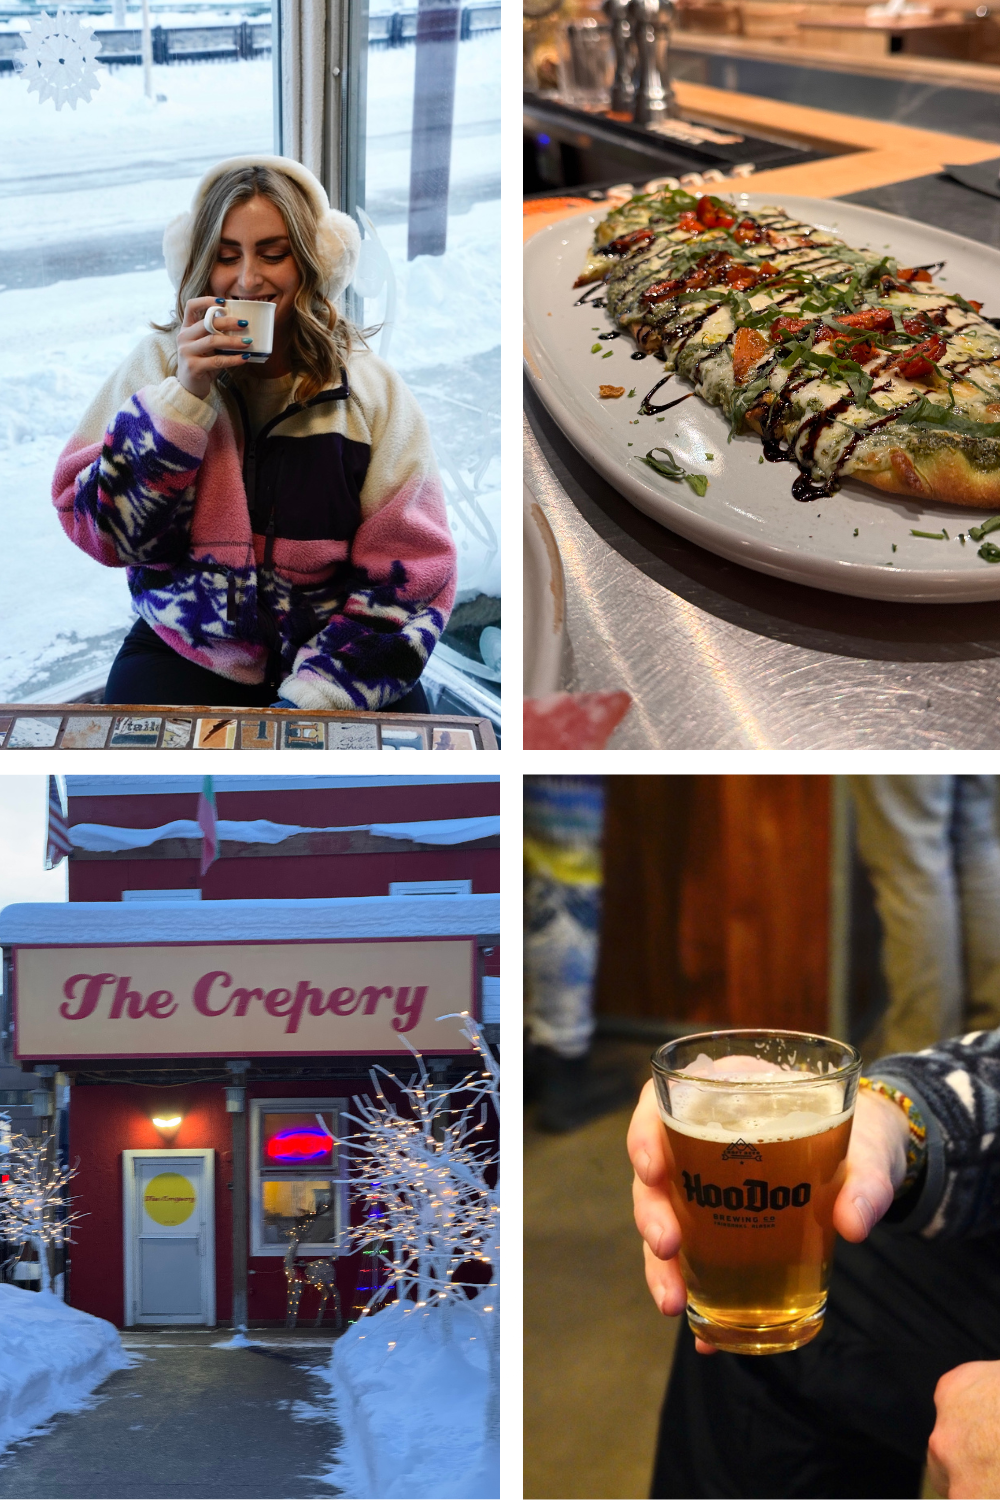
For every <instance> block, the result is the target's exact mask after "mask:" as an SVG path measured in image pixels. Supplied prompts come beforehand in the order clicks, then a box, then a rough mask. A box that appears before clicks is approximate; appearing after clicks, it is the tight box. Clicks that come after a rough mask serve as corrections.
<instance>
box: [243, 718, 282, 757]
mask: <svg viewBox="0 0 1000 1500" xmlns="http://www.w3.org/2000/svg"><path fill="white" fill-rule="evenodd" d="M277 748H278V723H277V720H276V719H264V718H261V719H241V720H240V749H241V750H277Z"/></svg>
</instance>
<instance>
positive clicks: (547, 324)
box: [524, 193, 1000, 603]
mask: <svg viewBox="0 0 1000 1500" xmlns="http://www.w3.org/2000/svg"><path fill="white" fill-rule="evenodd" d="M736 201H737V206H738V207H739V208H741V209H745V210H751V211H752V210H753V209H754V208H762V207H764V206H765V205H766V204H773V203H776V202H777V203H780V205H781V206H782V207H783V208H785V209H786V210H787V211H788V213H790V214H792V215H794V216H795V217H797V218H800V219H802V220H803V221H804V222H805V223H809V224H816V225H819V226H820V227H822V228H824V229H829V230H832V231H833V232H834V233H837V234H839V235H841V236H842V237H843V239H844V240H845V241H846V242H847V243H848V244H849V245H854V246H856V247H858V248H859V249H860V248H871V249H875V250H881V249H883V248H889V249H891V251H892V253H893V254H894V255H895V257H896V259H897V260H898V262H899V264H900V265H921V264H929V263H930V262H933V261H938V260H944V261H946V262H947V264H946V266H945V268H944V271H943V272H942V273H941V275H940V276H939V277H938V278H937V279H938V280H940V281H941V283H942V284H943V285H944V286H945V287H946V288H947V289H948V290H949V291H955V292H961V293H962V295H963V296H964V297H968V298H970V299H971V298H975V299H977V300H978V301H981V302H982V303H983V312H984V314H985V315H986V316H989V317H993V316H997V315H998V314H1000V251H997V250H992V249H990V248H989V247H988V246H986V245H978V244H975V243H974V242H973V241H972V240H966V239H962V238H960V236H958V235H955V234H949V233H948V232H947V231H946V230H942V229H934V228H931V227H929V226H928V225H926V224H917V223H914V221H913V220H912V219H900V218H896V217H895V215H893V214H883V213H879V212H877V211H876V210H875V209H871V208H862V207H859V206H858V205H857V204H854V203H838V202H835V201H833V200H831V199H824V198H798V197H795V196H794V195H784V194H782V195H775V194H773V193H772V194H768V195H761V194H753V193H741V194H740V195H739V197H738V198H737V200H736ZM601 217H602V214H601V213H599V212H598V213H595V212H590V211H585V212H583V213H580V214H575V215H574V216H573V217H572V218H569V219H564V220H563V221H562V222H561V223H558V224H551V225H549V226H548V227H547V228H546V229H542V230H540V231H539V232H538V233H537V234H535V235H534V236H533V237H532V238H531V239H530V240H528V242H527V245H526V246H525V266H524V294H525V359H526V363H527V366H528V371H529V374H530V378H531V380H532V383H533V385H534V387H535V390H536V391H537V392H538V395H539V396H540V397H541V399H542V401H544V403H545V405H546V406H547V407H548V409H549V411H550V412H551V414H552V416H553V417H554V418H555V420H556V421H557V422H558V423H559V425H560V426H561V428H562V429H563V431H564V432H565V433H566V436H567V437H568V438H569V439H570V441H571V442H572V443H573V444H574V446H575V447H577V448H578V449H579V450H580V452H581V453H582V454H583V455H584V457H585V458H586V459H587V460H588V461H589V462H590V463H591V464H592V465H593V466H594V468H595V469H597V470H598V471H599V472H600V473H601V474H603V475H604V477H605V478H606V479H607V480H608V481H609V482H610V483H611V484H613V485H614V486H615V488H616V489H618V490H620V491H621V493H622V494H623V495H624V496H625V497H626V499H628V500H630V501H631V503H632V504H633V505H635V506H637V507H638V509H639V510H641V511H644V512H645V513H646V515H648V516H652V518H653V519H654V520H656V521H660V522H662V524H663V525H664V526H669V527H670V529H671V530H672V531H676V532H679V533H680V535H681V536H685V537H688V538H689V539H690V540H691V541H693V542H697V543H699V544H700V545H701V546H702V547H706V548H708V550H709V551H711V552H716V553H718V554H719V555H720V556H721V557H726V558H729V559H731V560H732V561H733V562H739V563H743V564H744V565H745V566H746V567H748V568H756V569H757V570H758V571H759V572H762V573H771V574H774V575H775V576H776V577H778V578H787V579H789V580H790V581H791V582H793V583H806V584H811V585H812V586H814V587H816V588H823V589H832V590H833V591H834V592H835V593H839V594H855V595H859V596H860V597H862V598H865V599H900V600H908V601H910V602H914V603H920V602H923V603H942V602H945V601H956V602H957V601H968V600H976V599H997V598H1000V564H996V565H993V564H990V563H985V562H983V561H982V559H981V558H979V557H978V556H977V555H976V554H977V550H978V549H977V545H976V543H974V542H973V541H972V540H971V539H970V538H967V539H966V541H965V544H964V546H963V545H962V543H961V542H960V541H959V540H958V534H959V532H967V531H968V528H969V527H970V526H974V525H975V524H976V523H977V522H982V521H983V520H985V519H986V516H987V514H988V512H986V511H982V510H972V509H970V508H968V507H966V506H959V505H936V504H924V503H922V502H919V501H915V500H908V499H904V498H903V497H902V496H898V495H885V494H883V493H882V492H881V491H879V490H875V489H871V488H869V487H868V486H866V485H864V484H861V483H859V482H858V481H857V480H854V479H850V478H848V479H846V480H845V481H844V483H843V486H842V488H841V489H840V490H839V491H838V492H837V494H835V495H831V496H829V497H828V498H826V499H824V500H818V501H808V502H805V503H803V502H800V501H796V500H793V498H792V493H791V490H792V481H793V479H794V478H795V477H796V476H797V474H798V472H799V471H798V469H797V468H796V467H795V465H793V464H788V463H784V464H769V463H763V464H762V463H760V462H759V460H760V457H761V452H762V449H761V443H760V439H759V438H757V437H756V436H755V435H754V434H753V433H742V434H741V435H740V436H739V437H735V438H733V440H732V442H731V443H730V442H727V434H728V430H729V423H728V421H727V419H726V418H725V417H724V416H723V414H722V412H721V411H719V410H718V408H717V407H713V406H709V405H708V403H707V402H706V401H703V400H702V399H701V398H700V397H698V396H695V397H693V398H692V399H691V400H690V401H685V402H684V403H683V405H681V406H677V407H675V408H674V410H673V411H669V412H666V413H665V414H664V418H663V420H662V421H657V419H656V418H655V417H639V419H638V421H639V425H638V426H634V425H633V423H634V422H635V419H636V417H637V414H638V407H639V401H640V400H641V398H642V397H643V396H644V395H645V393H646V391H647V390H649V389H650V387H651V386H653V385H654V384H655V383H656V381H657V380H659V379H660V378H661V376H662V375H663V366H662V365H661V364H660V362H659V360H656V359H644V360H632V359H631V357H630V356H631V354H632V352H633V351H634V349H635V345H634V343H633V342H632V340H631V339H629V338H627V337H622V338H619V339H614V340H612V341H611V342H608V343H602V344H601V351H602V353H603V352H604V351H606V350H610V351H611V356H610V358H608V359H604V358H602V357H601V354H591V353H590V349H591V345H592V344H594V343H595V342H597V332H595V328H596V329H597V330H598V331H599V332H601V333H605V332H608V331H610V329H611V327H612V324H611V322H610V319H609V318H608V316H607V313H606V311H605V309H604V308H592V307H588V306H586V305H584V306H582V307H577V306H575V305H574V304H575V302H576V300H577V298H578V297H579V296H580V295H581V292H580V291H577V290H574V288H573V282H574V281H575V279H576V277H577V275H578V274H579V272H580V268H581V267H582V265H583V263H584V259H585V256H586V251H587V247H588V245H589V244H590V241H591V238H592V236H593V232H594V226H595V224H597V223H598V221H599V219H600V218H601ZM595 295H598V296H599V295H600V294H599V293H595ZM604 384H606V385H624V387H625V390H626V392H628V391H629V390H630V389H632V388H634V389H635V393H636V394H635V397H634V398H633V399H631V400H630V399H629V398H628V396H627V395H626V396H623V397H621V398H619V399H617V400H615V399H612V400H602V399H601V397H600V396H599V395H598V392H597V388H598V386H599V385H604ZM690 389H691V387H690V386H689V385H687V384H686V382H684V381H677V380H671V381H670V383H669V384H668V385H666V386H664V387H663V388H662V390H661V391H660V392H659V393H658V394H657V395H656V396H654V398H653V400H654V402H665V401H669V400H672V399H673V397H674V396H681V395H684V394H685V393H686V392H687V391H689V390H690ZM629 443H632V444H633V447H631V448H629V447H628V446H627V445H628V444H629ZM654 445H656V446H659V445H663V446H665V447H669V448H670V449H671V450H672V452H673V454H674V456H675V458H676V459H677V460H678V462H679V463H680V464H681V465H682V466H683V467H684V468H685V469H689V470H691V471H693V472H697V473H702V474H707V475H708V477H709V485H708V491H707V493H706V494H705V496H704V498H699V497H698V496H697V495H695V494H694V492H693V491H692V490H691V489H690V487H689V486H688V485H687V484H684V483H680V484H674V483H672V482H671V481H670V480H668V479H663V478H661V477H660V476H659V475H658V474H656V473H655V472H654V471H653V470H652V469H650V468H649V467H648V466H647V465H646V464H644V463H643V462H642V461H641V458H640V455H643V454H645V453H647V452H648V451H649V450H650V449H651V448H652V447H653V446H654ZM708 454H711V455H712V457H711V458H709V457H708V456H707V455H708ZM942 528H944V529H946V530H947V532H948V534H949V537H950V540H949V541H940V542H939V541H927V540H925V539H924V538H922V537H914V536H911V535H910V532H911V530H915V531H941V530H942ZM855 529H856V530H857V536H855V535H854V532H855ZM893 543H895V545H896V551H895V552H893V550H892V546H893Z"/></svg>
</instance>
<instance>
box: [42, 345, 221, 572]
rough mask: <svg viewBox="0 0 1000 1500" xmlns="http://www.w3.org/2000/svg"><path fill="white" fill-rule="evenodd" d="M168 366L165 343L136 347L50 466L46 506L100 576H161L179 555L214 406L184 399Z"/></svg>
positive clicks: (171, 359)
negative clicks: (128, 571)
mask: <svg viewBox="0 0 1000 1500" xmlns="http://www.w3.org/2000/svg"><path fill="white" fill-rule="evenodd" d="M175 366H176V356H175V354H174V345H173V340H172V339H171V338H170V337H169V336H168V335H164V334H159V335H157V334H153V335H150V336H149V337H148V338H145V339H144V340H143V341H142V343H141V344H140V345H139V346H138V348H137V349H135V350H133V352H132V353H131V354H130V355H129V357H128V359H127V360H126V361H125V362H124V364H122V365H121V366H120V367H119V368H118V369H117V370H116V371H115V373H114V374H113V375H112V376H111V377H110V378H109V379H108V380H107V381H105V383H104V385H103V386H102V387H101V389H100V391H99V392H98V393H97V395H96V397H95V398H94V400H93V401H92V402H91V404H90V407H89V408H88V410H87V411H86V413H85V414H84V416H83V419H82V421H81V422H80V425H79V427H78V428H77V431H76V432H75V433H74V435H73V436H72V437H71V438H70V440H69V442H68V443H67V444H66V447H65V448H64V449H63V451H62V454H61V455H60V457H59V462H58V464H57V466H56V473H55V478H54V480H53V483H52V499H53V503H54V504H55V507H56V510H57V512H58V515H59V520H60V522H61V523H62V527H63V530H64V531H65V532H66V534H67V536H68V537H69V538H70V540H71V541H73V542H75V543H76V545H77V546H78V547H81V548H82V549H83V551H84V552H87V553H89V555H90V556H91V557H93V558H96V559H97V561H98V562H100V563H103V564H104V565H105V566H106V567H109V568H116V567H126V566H133V567H134V566H139V565H145V566H147V567H157V566H161V567H169V566H170V565H171V564H172V563H175V562H176V561H177V560H178V559H179V558H180V557H183V556H184V554H185V553H186V551H187V548H188V541H189V534H190V528H191V516H192V512H193V509H194V501H195V483H196V480H197V476H198V469H199V467H200V465H201V461H202V459H203V457H204V455H205V449H206V447H207V444H208V437H209V433H210V432H211V430H212V427H213V426H214V424H215V420H216V417H217V415H218V397H216V396H215V395H214V393H213V397H212V398H210V399H209V400H207V401H202V400H200V399H199V398H198V397H197V396H192V395H191V393H190V391H187V390H185V389H184V387H183V386H182V385H181V384H180V381H179V380H178V379H177V377H176V375H175V374H174V373H173V368H174V367H175Z"/></svg>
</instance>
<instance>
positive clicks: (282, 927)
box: [0, 891, 500, 947]
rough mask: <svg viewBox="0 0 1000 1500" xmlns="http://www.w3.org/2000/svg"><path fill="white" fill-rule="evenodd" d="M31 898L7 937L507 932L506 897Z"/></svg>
mask: <svg viewBox="0 0 1000 1500" xmlns="http://www.w3.org/2000/svg"><path fill="white" fill-rule="evenodd" d="M155 894H156V893H155V892H152V891H151V892H150V897H151V904H150V905H148V906H147V905H146V904H145V903H143V902H141V901H126V902H118V901H68V902H59V901H52V902H30V903H28V902H24V903H21V904H18V905H14V906H7V907H5V908H4V909H3V911H0V943H3V944H5V945H16V944H18V943H41V944H45V945H49V946H51V947H72V946H73V945H74V944H77V943H161V942H178V941H185V942H199V941H205V942H208V941H212V942H227V941H228V942H241V941H247V940H250V939H253V938H261V939H265V940H267V941H269V942H275V941H280V940H282V939H287V940H288V941H293V940H301V939H304V938H305V939H309V938H311V939H314V940H315V939H317V938H380V937H385V938H390V937H404V938H405V937H465V936H479V935H492V934H496V933H499V931H500V897H499V895H498V894H495V893H494V894H490V895H482V896H345V897H325V898H322V899H316V900H311V901H310V900H305V901H192V902H190V903H188V902H183V903H178V902H173V903H166V904H164V905H157V904H155Z"/></svg>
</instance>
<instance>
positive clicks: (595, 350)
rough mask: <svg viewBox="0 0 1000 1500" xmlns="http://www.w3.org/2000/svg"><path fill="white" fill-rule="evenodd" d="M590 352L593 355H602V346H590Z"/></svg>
mask: <svg viewBox="0 0 1000 1500" xmlns="http://www.w3.org/2000/svg"><path fill="white" fill-rule="evenodd" d="M590 352H591V354H600V352H601V346H600V344H591V346H590Z"/></svg>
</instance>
